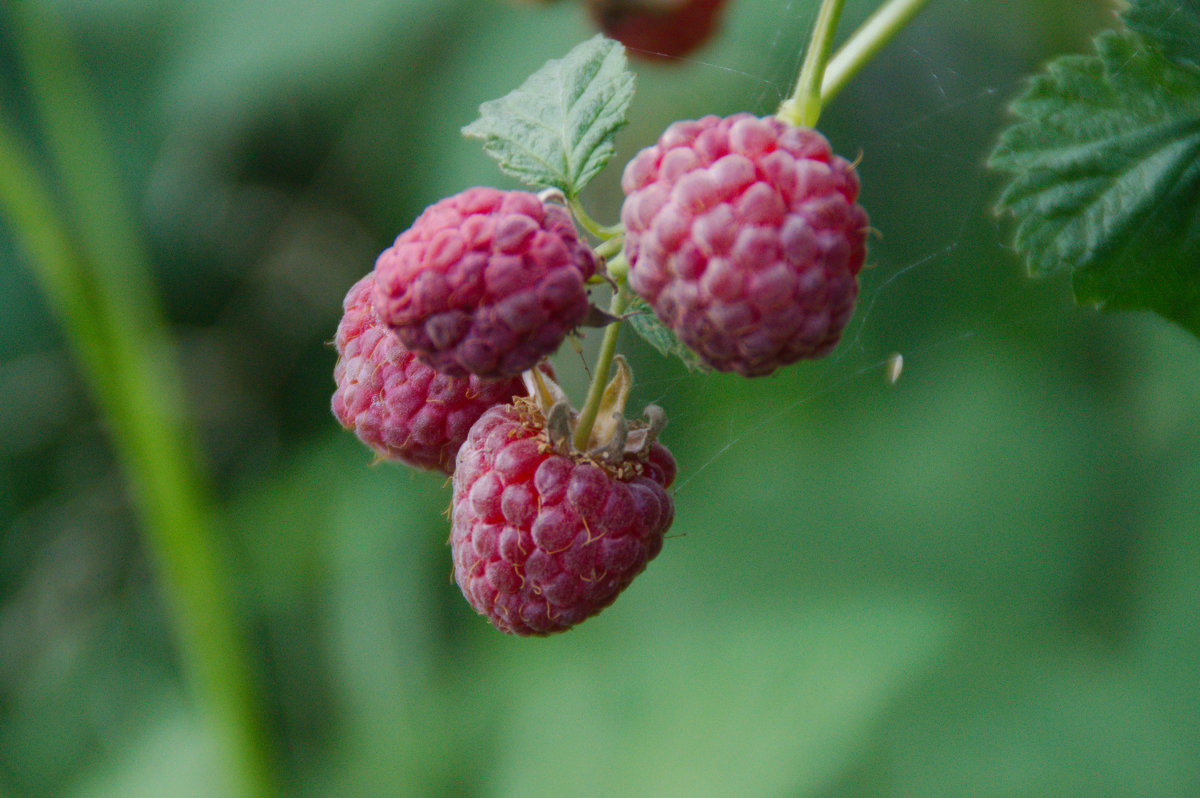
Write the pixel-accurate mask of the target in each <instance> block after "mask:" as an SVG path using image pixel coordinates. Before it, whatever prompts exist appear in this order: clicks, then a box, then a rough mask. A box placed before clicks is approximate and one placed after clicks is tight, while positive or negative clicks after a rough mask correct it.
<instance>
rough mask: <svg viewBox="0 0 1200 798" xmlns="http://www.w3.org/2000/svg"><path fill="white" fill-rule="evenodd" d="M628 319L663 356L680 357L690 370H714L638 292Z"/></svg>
mask: <svg viewBox="0 0 1200 798" xmlns="http://www.w3.org/2000/svg"><path fill="white" fill-rule="evenodd" d="M627 321H628V322H629V326H630V327H632V328H633V331H634V332H636V333H637V334H638V335H640V336H641V337H642V338H643V339H645V341H646V343H648V344H650V346H652V347H654V348H655V349H656V350H658V353H659V354H660V355H662V356H663V357H678V358H679V359H680V360H682V361H683V365H685V366H687V368H688V371H711V370H712V369H710V368H709V367H708V366H707V365H706V364H705V363H704V362H703V361H702V360H700V357H699V356H698V355H697V354H696V353H695V352H693V351H692V350H691V349H690V348H689V347H688V345H687V344H685V343H684V342H683V341H680V340H679V336H677V335H675V333H674V332H672V331H671V330H670V329H669V328H668V327H667V326H666V325H665V324H663V323H662V322H661V321H660V320H659V318H658V316H655V315H654V309H653V308H651V307H650V305H649V303H647V302H646V300H644V299H642V298H641V297H640V296H637V295H636V294H635V295H633V299H632V300H631V301H630V303H629V313H628V316H627Z"/></svg>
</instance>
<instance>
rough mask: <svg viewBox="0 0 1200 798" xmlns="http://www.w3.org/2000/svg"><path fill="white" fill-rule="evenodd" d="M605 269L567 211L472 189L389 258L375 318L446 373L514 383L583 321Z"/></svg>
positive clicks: (417, 227) (428, 216)
mask: <svg viewBox="0 0 1200 798" xmlns="http://www.w3.org/2000/svg"><path fill="white" fill-rule="evenodd" d="M598 265H599V261H598V259H597V258H596V256H595V254H594V253H593V252H592V251H591V249H589V248H588V246H587V244H586V243H584V242H582V241H580V240H579V237H578V234H577V233H576V231H575V226H574V224H573V223H572V221H571V217H570V215H569V214H568V213H567V211H566V209H565V208H563V207H561V206H559V205H557V204H553V203H545V202H543V201H542V200H541V199H540V198H539V197H538V196H537V195H535V194H530V193H528V192H525V191H507V192H506V191H499V190H497V189H493V188H471V189H467V190H466V191H463V192H462V193H460V194H456V195H454V196H452V197H448V198H446V199H444V200H441V201H440V202H437V203H435V204H434V205H431V206H429V207H428V208H426V209H425V211H424V213H422V214H421V216H420V217H419V218H418V219H417V220H416V222H414V223H413V226H412V227H410V228H409V229H408V230H406V231H404V232H403V233H401V234H400V236H399V237H398V238H397V239H396V241H395V243H394V244H393V245H392V246H391V247H389V248H388V249H386V250H384V251H383V253H382V254H381V255H380V256H379V258H378V259H377V260H376V262H375V277H376V288H375V298H374V301H375V308H376V310H377V311H378V312H379V317H380V318H381V319H382V320H383V322H384V323H385V324H387V325H388V326H389V327H391V328H393V329H394V330H396V333H397V334H398V335H399V336H400V340H401V341H402V342H403V344H404V345H405V346H406V347H408V349H409V350H411V351H412V352H414V353H415V354H416V355H417V356H418V357H419V358H421V360H423V361H424V362H426V363H428V364H429V365H431V366H433V367H434V368H435V369H437V370H438V371H441V372H444V373H446V374H450V375H453V376H458V377H464V376H466V375H468V374H476V375H479V376H481V377H511V376H515V375H517V374H520V373H521V372H522V371H524V370H525V369H528V368H532V367H533V365H534V364H535V363H537V362H538V361H539V360H541V359H542V358H544V357H545V356H547V355H550V354H552V353H553V352H554V351H555V350H556V349H558V347H559V345H560V344H561V343H562V341H563V339H564V338H565V337H566V335H567V333H568V332H570V331H571V330H572V329H573V328H575V327H576V326H578V325H579V323H580V322H582V321H583V320H584V317H585V316H586V315H587V312H588V297H587V290H586V288H585V285H584V283H585V281H586V280H587V279H588V278H589V277H591V276H592V275H593V274H594V273H595V272H596V269H597V268H598Z"/></svg>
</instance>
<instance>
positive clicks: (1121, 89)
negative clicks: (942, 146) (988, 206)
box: [990, 31, 1200, 337]
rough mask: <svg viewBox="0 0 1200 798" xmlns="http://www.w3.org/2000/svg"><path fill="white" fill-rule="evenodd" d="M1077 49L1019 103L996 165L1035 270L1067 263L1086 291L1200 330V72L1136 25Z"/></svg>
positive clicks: (1079, 293) (1096, 299)
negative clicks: (1135, 30)
mask: <svg viewBox="0 0 1200 798" xmlns="http://www.w3.org/2000/svg"><path fill="white" fill-rule="evenodd" d="M1096 49H1097V55H1095V56H1066V57H1063V58H1059V59H1058V60H1056V61H1054V62H1052V63H1051V64H1050V65H1049V66H1048V67H1047V69H1046V71H1045V73H1043V74H1042V75H1039V76H1037V77H1035V78H1034V79H1033V80H1031V81H1030V83H1029V85H1028V88H1027V89H1026V91H1025V93H1024V94H1022V95H1021V96H1020V97H1019V98H1018V99H1017V100H1016V101H1015V102H1014V103H1013V106H1012V109H1013V111H1014V112H1015V113H1016V115H1017V116H1018V117H1020V120H1021V121H1019V122H1017V123H1016V124H1014V125H1013V126H1012V127H1010V128H1008V129H1007V130H1006V131H1004V133H1003V134H1001V137H1000V142H999V145H998V146H997V148H996V150H995V151H994V152H993V153H992V156H991V160H990V165H991V166H992V167H993V168H996V169H999V170H1001V171H1005V172H1009V173H1011V174H1012V179H1011V180H1010V182H1009V183H1008V185H1007V187H1006V188H1005V189H1004V191H1003V193H1002V194H1001V197H1000V200H999V202H998V204H997V208H998V210H1000V211H1007V212H1010V213H1012V214H1013V215H1015V216H1016V218H1017V220H1018V226H1017V233H1016V241H1015V243H1016V248H1017V250H1018V251H1019V252H1020V253H1021V254H1022V255H1023V256H1024V258H1025V260H1026V263H1027V265H1028V268H1029V270H1030V272H1031V274H1033V275H1044V274H1048V273H1051V272H1053V271H1056V270H1058V269H1062V268H1067V269H1070V270H1071V271H1072V273H1073V275H1072V279H1073V287H1074V292H1075V299H1076V301H1077V302H1080V303H1095V304H1097V305H1099V306H1101V307H1103V308H1105V309H1112V310H1119V309H1149V310H1153V311H1155V312H1157V313H1159V314H1161V315H1162V316H1164V317H1166V318H1168V319H1171V320H1173V321H1175V322H1177V323H1178V324H1180V325H1182V326H1183V327H1185V328H1186V329H1188V330H1190V331H1191V332H1192V333H1193V334H1195V335H1197V336H1198V337H1200V75H1197V73H1194V72H1192V71H1190V70H1185V69H1181V68H1179V67H1177V66H1175V65H1174V64H1173V63H1172V62H1170V61H1168V60H1167V59H1166V58H1165V57H1163V56H1162V55H1161V54H1159V53H1156V52H1153V51H1151V50H1148V49H1147V48H1145V47H1144V46H1143V45H1142V43H1141V41H1140V39H1139V38H1138V37H1137V36H1136V35H1134V34H1132V33H1129V32H1122V33H1117V32H1112V31H1110V32H1107V33H1104V34H1101V35H1100V36H1099V37H1097V39H1096Z"/></svg>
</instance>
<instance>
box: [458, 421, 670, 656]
mask: <svg viewBox="0 0 1200 798" xmlns="http://www.w3.org/2000/svg"><path fill="white" fill-rule="evenodd" d="M557 448H558V447H555V446H554V445H552V443H551V440H550V436H548V434H547V429H546V423H545V419H544V418H543V417H542V415H541V413H540V412H539V411H538V410H537V409H536V408H534V407H533V402H532V400H518V402H517V403H516V404H513V405H508V406H500V407H493V408H492V409H490V410H488V411H487V412H486V413H484V414H483V416H482V417H481V418H480V419H479V421H477V422H475V426H473V427H471V432H470V435H468V436H467V441H466V443H464V444H463V446H462V449H460V450H459V453H458V464H457V468H456V469H455V472H454V502H453V505H452V513H451V521H452V526H451V533H450V544H451V547H452V551H453V555H454V577H455V580H456V581H457V582H458V584H459V587H461V588H462V591H463V595H464V596H466V598H467V601H468V602H470V604H471V606H472V607H474V608H475V610H476V611H477V612H479V613H480V614H481V615H484V616H486V617H487V619H488V620H489V621H491V623H492V625H494V626H495V627H496V628H498V629H500V630H501V631H504V632H508V633H510V634H515V635H549V634H553V633H555V632H561V631H565V630H567V629H569V628H570V627H572V626H574V625H575V624H577V623H579V622H580V621H582V620H584V619H585V618H589V617H591V616H592V615H595V614H596V613H598V612H600V611H601V610H602V609H604V608H605V607H607V606H608V605H610V604H611V603H612V602H613V601H614V600H615V599H616V597H617V595H618V594H619V593H620V592H621V591H622V590H624V589H625V588H626V587H627V586H628V585H629V583H630V582H631V581H633V578H634V577H635V576H637V575H638V574H639V573H641V572H642V571H643V570H644V569H645V567H646V564H647V563H648V562H649V561H650V560H652V559H653V558H654V557H655V555H657V554H658V553H659V551H660V550H661V549H662V542H663V533H664V532H666V530H667V528H668V527H669V526H670V525H671V521H672V519H673V517H674V512H675V511H674V504H673V502H672V500H671V497H670V496H669V495H668V494H667V491H666V488H668V487H669V486H670V485H671V482H672V481H673V480H674V478H675V460H674V458H672V457H671V453H670V452H669V451H667V449H666V447H664V446H663V445H662V444H660V443H657V442H653V441H652V442H649V443H648V444H647V445H646V446H645V447H644V448H643V449H642V451H641V453H640V454H631V453H627V454H624V455H623V456H622V457H621V458H619V459H618V460H617V461H616V462H615V463H603V462H601V461H599V460H597V459H596V458H591V457H588V456H585V455H579V454H577V453H568V454H562V453H560V451H558V450H556V449H557Z"/></svg>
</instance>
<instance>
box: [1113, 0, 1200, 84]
mask: <svg viewBox="0 0 1200 798" xmlns="http://www.w3.org/2000/svg"><path fill="white" fill-rule="evenodd" d="M1123 16H1124V18H1125V24H1126V25H1128V26H1129V28H1130V30H1133V31H1136V32H1137V33H1140V34H1141V35H1142V36H1143V37H1144V38H1145V40H1146V42H1147V43H1148V44H1149V45H1150V46H1151V47H1153V48H1155V49H1158V50H1161V51H1162V53H1163V55H1165V56H1166V57H1167V58H1169V59H1170V60H1171V61H1174V62H1175V63H1176V64H1178V65H1180V66H1187V67H1190V68H1192V69H1200V0H1139V1H1138V2H1135V3H1133V4H1131V5H1130V7H1129V8H1128V9H1126V10H1125V13H1124V14H1123Z"/></svg>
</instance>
